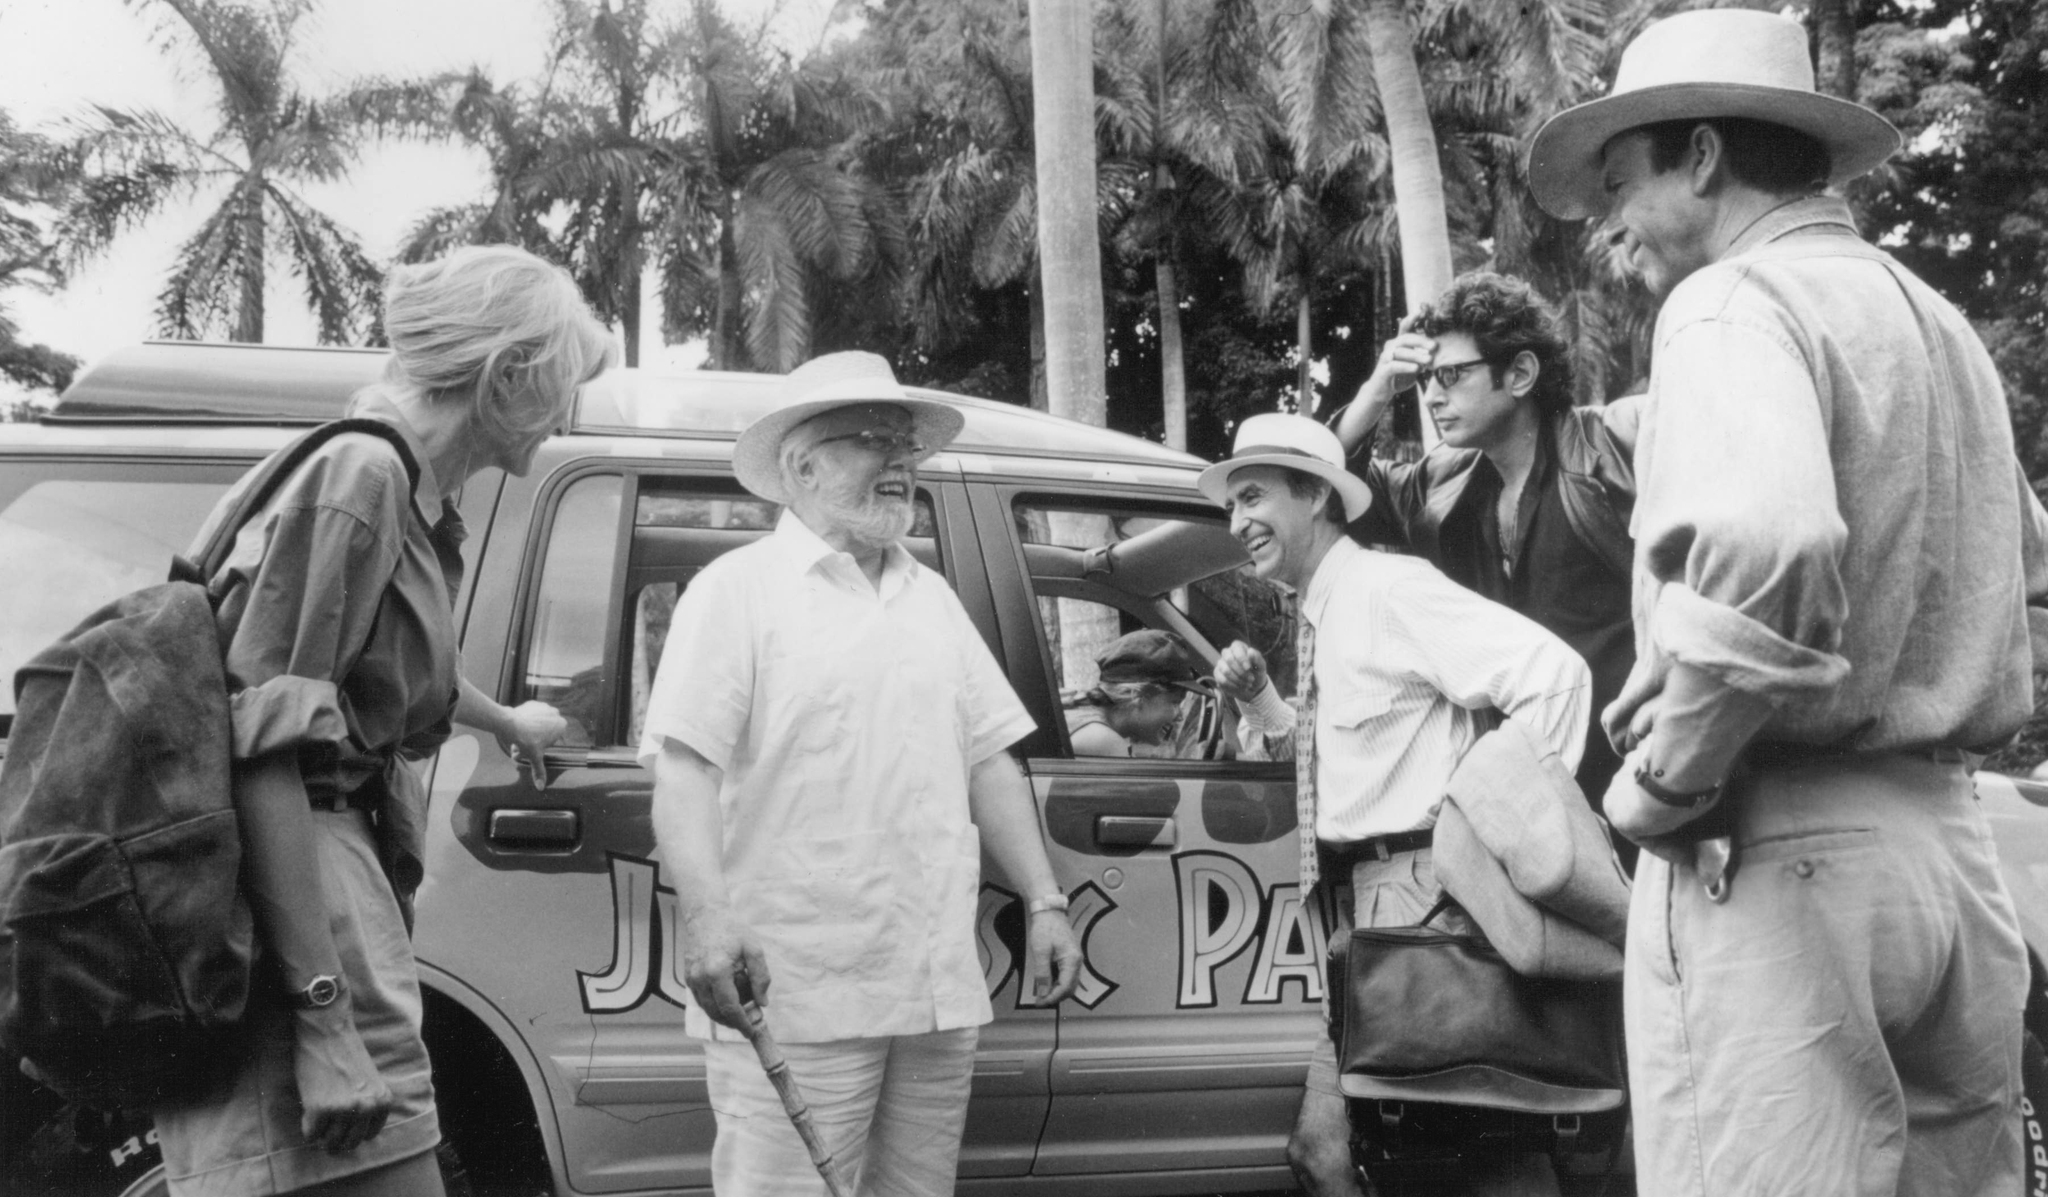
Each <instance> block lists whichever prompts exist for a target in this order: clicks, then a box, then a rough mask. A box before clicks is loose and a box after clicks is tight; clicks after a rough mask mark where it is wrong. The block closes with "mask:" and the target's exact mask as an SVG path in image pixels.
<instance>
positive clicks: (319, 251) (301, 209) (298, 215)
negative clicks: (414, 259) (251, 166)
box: [268, 185, 384, 345]
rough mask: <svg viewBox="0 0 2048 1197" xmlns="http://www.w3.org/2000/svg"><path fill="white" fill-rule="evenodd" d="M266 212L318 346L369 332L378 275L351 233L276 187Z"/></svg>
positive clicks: (347, 340) (381, 279)
mask: <svg viewBox="0 0 2048 1197" xmlns="http://www.w3.org/2000/svg"><path fill="white" fill-rule="evenodd" d="M268 198H269V200H270V210H271V211H273V212H275V213H277V214H278V215H279V216H281V217H283V219H282V220H281V221H280V222H279V224H280V234H281V235H280V237H279V240H280V241H282V242H283V244H284V246H285V249H286V251H287V254H288V260H289V261H290V263H291V269H292V273H294V274H296V275H298V276H299V278H300V279H301V280H302V281H303V282H304V283H305V286H306V306H307V307H308V308H309V309H311V310H312V312H313V317H314V321H315V323H316V325H317V326H318V329H319V337H320V343H321V344H323V345H346V344H350V343H353V342H355V341H356V340H358V339H359V338H361V337H362V336H363V335H364V334H365V333H366V332H368V330H369V326H370V324H371V323H372V321H373V320H374V319H375V317H376V313H377V301H378V292H379V290H380V289H381V288H382V287H383V285H384V274H383V272H382V271H380V270H378V269H377V267H376V265H375V264H374V263H372V262H371V261H370V258H369V255H368V254H365V253H364V252H363V247H362V243H361V242H360V241H358V240H357V239H356V237H355V235H354V234H353V233H350V232H349V231H348V230H346V229H344V228H342V227H341V226H340V225H338V224H336V223H335V222H334V221H333V220H332V219H331V218H329V217H328V216H326V215H324V214H322V213H321V212H319V211H316V210H315V209H313V208H312V207H311V206H309V205H308V204H306V203H305V201H303V200H301V199H300V198H298V197H297V196H295V195H293V194H292V193H290V192H289V191H286V190H284V189H283V188H281V187H277V186H274V185H273V186H271V187H270V188H269V189H268Z"/></svg>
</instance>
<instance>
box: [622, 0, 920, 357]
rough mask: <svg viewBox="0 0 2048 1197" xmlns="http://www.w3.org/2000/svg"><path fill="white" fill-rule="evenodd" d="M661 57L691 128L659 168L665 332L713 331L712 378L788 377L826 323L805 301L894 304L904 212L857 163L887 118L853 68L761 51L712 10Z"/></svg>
mask: <svg viewBox="0 0 2048 1197" xmlns="http://www.w3.org/2000/svg"><path fill="white" fill-rule="evenodd" d="M669 45H670V53H671V54H672V56H673V60H674V62H675V63H676V66H677V69H678V72H679V73H678V78H679V79H680V80H681V82H682V98H681V109H680V112H681V113H682V114H683V115H684V116H686V117H687V118H688V121H689V129H688V131H687V132H686V133H684V134H682V135H680V136H677V137H675V138H674V139H672V140H671V141H670V142H668V143H667V144H666V145H665V146H664V148H663V156H662V157H661V158H660V165H661V168H662V169H661V174H660V175H659V179H660V183H659V186H660V188H661V191H662V193H663V197H664V199H663V203H664V207H663V209H662V212H661V216H660V236H661V255H662V296H663V311H664V328H665V329H666V330H667V331H668V332H669V333H670V334H671V335H683V336H687V335H693V334H708V337H709V340H710V363H709V364H710V365H712V366H713V367H715V368H721V369H742V368H748V367H751V368H754V369H766V370H789V369H792V368H794V367H795V366H796V365H797V364H799V363H800V362H802V361H803V360H804V358H805V357H807V356H809V355H810V353H811V351H812V347H813V343H814V338H815V337H816V335H817V332H818V330H819V322H820V319H821V317H823V318H825V319H828V320H829V319H830V318H831V317H832V316H833V313H830V312H821V311H820V310H819V305H818V304H817V303H815V302H814V300H815V299H817V298H820V297H822V296H823V295H825V294H828V293H838V294H839V295H840V296H841V298H842V299H844V298H845V297H846V296H847V295H849V294H850V295H852V296H855V297H858V298H856V299H852V300H848V301H847V304H842V305H841V306H842V307H844V306H847V305H848V304H850V305H851V306H853V307H856V308H859V307H877V308H880V309H883V310H887V309H890V308H892V307H893V297H894V294H895V287H896V281H897V279H898V277H899V276H900V273H901V271H902V269H903V263H904V259H905V256H906V244H905V238H904V232H903V222H902V215H901V211H900V209H899V207H898V205H897V202H896V199H895V197H894V195H893V194H892V193H891V192H890V190H889V189H888V188H887V187H886V186H885V185H883V183H881V182H880V181H879V180H878V179H876V178H874V177H872V176H871V175H870V174H869V173H868V170H867V168H866V164H865V161H864V159H863V157H862V154H861V151H862V148H863V147H862V137H863V135H864V134H866V133H867V132H868V131H870V130H873V129H877V128H879V127H880V126H881V124H882V122H883V120H884V118H885V117H886V115H887V111H886V106H885V105H884V104H883V102H882V101H881V99H880V98H879V97H878V95H877V94H876V92H875V89H874V88H873V87H872V86H870V85H869V84H868V83H867V81H866V80H865V79H864V77H863V70H862V69H861V68H862V64H860V63H858V62H848V61H843V60H839V59H834V58H831V57H829V56H820V55H812V56H810V57H808V58H805V59H804V60H802V61H794V62H793V61H790V60H789V59H788V58H786V57H784V56H781V55H776V54H772V53H770V52H769V51H768V50H767V48H766V39H765V34H764V33H763V32H762V31H760V30H753V31H750V32H749V31H742V30H740V29H739V28H738V27H736V26H734V25H733V24H732V23H731V22H730V21H729V20H727V19H726V17H725V16H724V15H723V14H722V13H721V12H720V11H719V9H718V7H717V5H716V4H715V3H713V2H712V0H693V3H692V5H691V7H690V9H689V13H688V16H687V17H686V19H685V21H684V22H683V24H682V25H681V26H679V27H678V28H677V29H676V30H675V31H674V32H673V33H672V35H671V40H670V43H669Z"/></svg>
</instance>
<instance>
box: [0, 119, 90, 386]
mask: <svg viewBox="0 0 2048 1197" xmlns="http://www.w3.org/2000/svg"><path fill="white" fill-rule="evenodd" d="M70 165H71V164H70V163H69V162H68V161H67V160H66V158H65V157H64V156H63V155H61V154H59V153H58V152H57V148H56V147H55V146H53V145H51V144H50V143H49V141H48V140H47V139H46V138H43V137H41V136H38V135H37V134H34V133H30V132H28V131H26V130H24V129H20V128H18V127H16V125H15V123H14V118H13V117H12V116H10V115H8V114H7V113H6V112H4V111H0V290H4V289H6V288H10V287H30V288H34V289H36V290H44V291H46V290H49V289H51V288H53V287H55V286H57V285H58V284H60V283H61V282H63V279H64V262H63V255H62V254H61V253H60V252H59V250H58V247H57V245H56V244H55V242H53V241H52V240H51V238H50V236H49V235H48V233H47V231H46V230H45V229H44V227H43V225H42V223H41V222H39V221H37V220H35V219H33V218H31V217H30V216H29V215H28V212H29V211H30V210H31V209H32V208H33V207H34V206H36V205H41V204H47V203H52V202H61V201H62V200H63V197H64V196H65V194H66V192H67V191H68V189H69V188H70V187H71V186H73V184H74V183H75V182H76V179H75V178H74V176H73V175H72V172H71V170H70V169H69V168H70ZM77 369H78V359H77V358H75V357H72V356H71V355H70V354H68V353H60V352H58V351H57V350H55V349H52V348H50V347H49V346H48V345H43V344H39V343H36V342H30V341H24V340H22V339H21V329H20V327H19V326H17V325H16V324H15V323H14V320H13V318H12V316H10V315H9V313H8V311H7V309H6V307H5V306H0V376H4V377H6V378H8V379H10V380H12V381H13V382H14V383H16V384H17V385H20V386H23V387H30V388H34V389H37V390H49V391H61V390H63V389H64V388H65V387H67V386H70V385H71V375H72V373H73V372H74V371H76V370H77Z"/></svg>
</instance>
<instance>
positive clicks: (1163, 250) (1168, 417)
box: [1152, 0, 1188, 449]
mask: <svg viewBox="0 0 2048 1197" xmlns="http://www.w3.org/2000/svg"><path fill="white" fill-rule="evenodd" d="M1166 5H1167V0H1159V3H1158V5H1157V6H1156V7H1155V8H1154V9H1153V16H1154V17H1155V18H1156V20H1157V26H1156V28H1155V29H1154V30H1153V37H1152V72H1153V74H1152V89H1153V106H1152V190H1153V200H1154V202H1155V203H1156V202H1160V201H1161V200H1163V198H1164V195H1165V193H1166V192H1167V191H1168V190H1170V189H1171V188H1172V187H1173V175H1172V174H1171V173H1169V172H1168V171H1167V169H1166V162H1165V152H1166V146H1165V142H1166V97H1167V92H1166V19H1167V12H1166ZM1158 249H1159V262H1158V265H1157V267H1156V268H1155V271H1154V274H1155V277H1156V279H1157V286H1156V288H1155V290H1156V291H1157V292H1158V296H1159V408H1160V421H1161V423H1163V424H1164V425H1165V429H1164V431H1165V433H1166V447H1167V448H1169V449H1186V448H1187V447H1188V377H1187V363H1186V361H1185V359H1183V357H1182V356H1181V347H1180V285H1179V284H1180V280H1178V279H1176V278H1175V277H1174V273H1173V228H1172V222H1171V221H1168V222H1166V226H1165V228H1164V229H1163V230H1162V231H1161V232H1160V234H1159V247H1158Z"/></svg>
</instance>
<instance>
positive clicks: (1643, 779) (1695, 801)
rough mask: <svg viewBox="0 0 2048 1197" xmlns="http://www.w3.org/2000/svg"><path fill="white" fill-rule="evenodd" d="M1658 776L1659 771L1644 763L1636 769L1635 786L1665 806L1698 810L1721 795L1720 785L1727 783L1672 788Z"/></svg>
mask: <svg viewBox="0 0 2048 1197" xmlns="http://www.w3.org/2000/svg"><path fill="white" fill-rule="evenodd" d="M1659 776H1661V773H1660V772H1658V771H1653V770H1652V769H1651V768H1650V767H1649V766H1648V765H1644V766H1643V767H1641V768H1639V769H1637V770H1636V788H1637V789H1639V790H1641V791H1642V792H1643V793H1645V794H1648V795H1649V796H1650V797H1652V798H1655V799H1656V800H1657V801H1659V802H1661V803H1663V804H1664V805H1666V806H1676V807H1679V808H1681V809H1684V810H1698V809H1699V808H1701V807H1703V806H1705V805H1707V804H1708V803H1709V802H1712V801H1713V800H1714V799H1716V798H1718V797H1720V796H1721V787H1722V786H1724V785H1726V784H1727V783H1726V782H1721V781H1717V782H1715V783H1714V784H1713V785H1711V786H1708V787H1707V788H1706V789H1704V790H1674V789H1672V788H1670V787H1669V786H1667V785H1665V784H1664V783H1663V782H1660V781H1658V780H1657V778H1658V777H1659Z"/></svg>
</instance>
